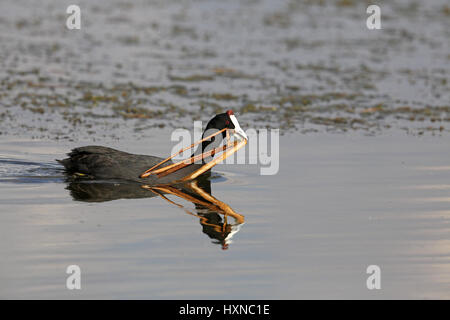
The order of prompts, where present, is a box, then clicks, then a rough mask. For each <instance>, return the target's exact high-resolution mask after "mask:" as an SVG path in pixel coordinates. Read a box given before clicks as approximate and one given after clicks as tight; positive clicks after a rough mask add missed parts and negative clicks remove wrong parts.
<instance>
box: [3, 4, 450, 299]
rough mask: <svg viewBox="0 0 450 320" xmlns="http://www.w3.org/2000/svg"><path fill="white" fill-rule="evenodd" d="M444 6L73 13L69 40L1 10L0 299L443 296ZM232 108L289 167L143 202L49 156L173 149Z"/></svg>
mask: <svg viewBox="0 0 450 320" xmlns="http://www.w3.org/2000/svg"><path fill="white" fill-rule="evenodd" d="M447 2H448V1H445V0H433V1H421V2H419V1H417V2H416V1H413V0H411V1H409V0H402V1H395V2H393V1H379V3H377V4H378V5H379V6H380V7H381V14H382V16H381V19H382V29H381V30H368V29H367V28H366V26H365V22H366V19H367V17H368V15H367V13H366V6H367V3H365V2H361V1H354V0H330V1H322V0H321V1H309V0H283V1H281V0H276V1H275V0H248V1H214V0H204V1H203V0H195V1H192V0H184V1H166V0H151V1H147V0H146V1H128V0H117V1H116V0H108V1H106V0H98V1H95V2H93V1H82V0H80V1H78V5H79V6H80V8H81V16H82V22H81V23H82V24H81V30H68V29H67V28H66V27H65V22H66V19H67V14H66V9H67V6H68V5H71V4H73V3H72V2H71V1H55V0H42V1H39V4H33V5H30V3H29V1H23V0H14V1H12V0H11V1H6V0H5V1H1V4H0V298H49V299H55V298H66V299H80V298H151V299H168V298H182V299H190V298H192V299H213V298H217V299H219V298H224V299H240V298H248V299H251V298H255V299H258V298H261V299H263V298H267V299H272V298H273V299H277V298H287V299H297V298H364V299H378V298H406V299H428V298H440V299H448V298H449V296H450V294H449V292H450V266H449V263H450V259H449V255H450V242H449V234H450V233H449V232H448V231H449V230H448V229H449V218H450V209H449V202H450V201H449V199H450V198H449V191H450V184H449V182H448V181H449V175H450V164H449V162H448V161H449V159H450V157H449V155H450V148H449V140H448V135H449V122H450V106H449V98H450V77H449V75H450V64H449V61H450V56H449V52H450V50H449V44H450V41H449V39H450V33H449V30H450V25H449V23H450V19H449V14H450V7H449V5H448V3H447ZM227 109H233V110H234V112H235V113H236V115H237V118H238V119H239V122H240V124H241V127H242V128H243V129H244V130H247V129H257V130H258V129H265V128H276V129H280V132H281V134H282V135H281V136H280V166H279V172H278V173H277V174H276V175H270V176H264V175H261V174H260V173H261V166H260V165H218V166H217V167H215V168H214V170H213V174H212V176H211V177H210V179H209V180H204V181H202V182H199V184H198V185H196V186H195V185H194V186H179V189H176V190H174V189H145V188H142V187H141V186H140V185H136V184H135V185H129V184H123V183H120V182H118V181H114V182H111V181H109V182H108V181H96V182H95V183H84V184H79V183H75V182H74V181H73V180H72V179H70V178H69V177H66V176H65V175H64V172H63V171H62V168H61V167H60V165H59V164H58V163H57V162H56V161H55V159H61V158H63V157H64V155H65V153H67V152H68V151H69V150H70V149H71V148H74V147H77V146H82V145H92V144H96V145H104V146H110V147H113V148H116V149H120V150H124V151H128V152H133V153H140V154H150V155H157V156H166V155H169V154H170V153H171V151H172V147H173V144H174V143H173V142H171V141H170V136H171V134H172V132H173V130H174V129H176V128H186V129H188V130H190V131H191V132H192V131H193V122H194V121H202V124H203V127H204V126H205V125H206V122H207V121H208V120H209V119H211V117H212V116H213V115H214V114H217V113H219V112H224V111H225V110H227ZM196 133H197V134H199V132H198V130H197V132H196ZM248 147H249V146H247V148H248ZM196 187H200V189H201V190H199V189H196ZM209 189H211V190H210V193H211V194H209ZM170 192H172V193H176V194H175V195H174V194H170ZM168 193H169V194H168ZM211 196H212V197H213V198H211ZM225 212H226V213H227V217H226V220H225V215H224V213H225ZM242 216H243V218H242ZM234 218H236V219H234ZM242 219H243V221H242ZM74 264H75V265H79V266H80V268H81V271H82V289H81V290H72V291H70V290H67V289H66V278H67V277H68V275H67V274H66V268H67V266H69V265H74ZM369 265H378V266H379V267H380V269H381V290H368V289H367V287H366V280H367V277H368V276H369V275H368V274H366V269H367V267H368V266H369Z"/></svg>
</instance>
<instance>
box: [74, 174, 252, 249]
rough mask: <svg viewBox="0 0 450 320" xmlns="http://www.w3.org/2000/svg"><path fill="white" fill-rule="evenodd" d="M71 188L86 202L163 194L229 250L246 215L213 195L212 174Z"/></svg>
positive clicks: (81, 184) (82, 184)
mask: <svg viewBox="0 0 450 320" xmlns="http://www.w3.org/2000/svg"><path fill="white" fill-rule="evenodd" d="M67 189H68V190H70V194H71V196H72V198H73V199H74V200H76V201H85V202H104V201H111V200H117V199H138V198H153V197H160V198H162V199H164V200H166V201H167V202H168V203H170V204H172V205H175V206H177V207H179V208H181V209H183V210H184V212H185V213H187V214H189V215H192V216H195V217H197V218H198V219H199V222H200V224H201V226H202V231H203V233H205V234H206V235H208V237H209V238H211V239H213V243H216V244H219V245H220V246H221V248H222V249H224V250H225V249H228V246H229V244H230V243H231V242H232V241H231V238H232V237H233V236H234V235H235V234H236V233H237V232H238V231H239V230H240V227H241V226H242V224H243V223H244V217H243V216H242V215H241V214H238V213H236V212H235V211H234V210H233V209H232V208H231V207H230V206H229V205H227V204H226V203H224V202H222V201H219V200H217V199H216V198H214V197H213V196H212V195H211V181H210V176H209V175H202V176H201V177H199V178H198V179H196V180H193V181H190V182H185V183H182V184H175V185H156V186H150V185H142V184H139V183H129V182H123V181H122V182H121V181H117V182H115V183H112V182H111V181H95V180H88V181H86V180H81V181H80V180H69V181H68V186H67ZM173 196H176V197H177V198H174V197H173ZM180 199H184V200H187V201H189V202H192V203H193V204H194V207H195V211H194V212H193V211H192V210H190V209H188V208H186V207H185V206H183V205H182V204H180V203H179V202H180V201H179V200H180ZM230 218H232V219H231V220H234V221H233V222H232V223H231V222H230V221H229V220H230Z"/></svg>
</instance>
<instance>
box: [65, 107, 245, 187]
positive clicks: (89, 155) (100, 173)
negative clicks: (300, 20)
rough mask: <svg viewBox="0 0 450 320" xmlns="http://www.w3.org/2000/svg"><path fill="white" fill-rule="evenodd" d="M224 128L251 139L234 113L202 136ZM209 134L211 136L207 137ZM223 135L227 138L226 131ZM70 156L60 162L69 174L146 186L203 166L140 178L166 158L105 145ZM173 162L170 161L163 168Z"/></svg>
mask: <svg viewBox="0 0 450 320" xmlns="http://www.w3.org/2000/svg"><path fill="white" fill-rule="evenodd" d="M224 128H228V129H234V131H235V133H236V134H237V135H239V136H241V137H242V138H244V139H247V135H246V134H245V132H244V131H243V130H242V129H241V127H240V126H239V122H238V121H237V119H236V117H235V115H234V114H233V111H231V110H228V111H227V112H225V113H221V114H218V115H216V116H215V117H214V118H212V119H211V120H210V121H209V122H208V124H207V126H206V129H205V131H204V132H203V136H202V137H203V138H204V137H208V136H209V135H210V133H211V130H222V129H224ZM207 132H209V133H208V134H206V133H207ZM222 135H223V138H225V132H223V133H222ZM213 142H215V137H212V138H210V139H207V140H205V141H203V142H202V145H201V148H200V147H199V148H197V150H196V152H195V153H194V155H197V154H201V153H202V152H203V151H204V150H205V149H206V147H207V146H208V145H209V144H211V143H213ZM217 142H218V140H217ZM68 156H69V157H68V158H66V159H63V160H57V161H58V162H59V163H61V164H62V165H64V167H65V169H66V172H67V173H69V174H74V175H76V176H79V177H84V178H86V177H88V178H96V179H120V180H131V181H137V182H142V183H146V184H165V183H170V182H173V181H176V180H180V179H182V178H184V177H186V176H188V175H189V174H191V173H192V172H194V171H196V170H198V169H199V168H200V167H201V166H202V164H196V163H193V164H190V165H188V166H186V167H184V168H182V169H180V170H178V171H175V172H173V173H170V174H168V175H165V176H163V177H160V178H158V176H156V175H150V176H149V177H147V178H140V175H141V174H142V173H143V172H144V171H146V170H148V169H149V168H151V167H153V166H155V165H156V164H158V163H160V162H161V161H162V160H164V159H163V158H160V157H155V156H147V155H137V154H131V153H127V152H123V151H119V150H115V149H112V148H107V147H101V146H86V147H80V148H75V149H73V150H72V151H71V152H70V153H69V154H68ZM172 163H173V162H172V161H167V162H165V163H164V164H162V165H161V167H165V166H167V165H170V164H172Z"/></svg>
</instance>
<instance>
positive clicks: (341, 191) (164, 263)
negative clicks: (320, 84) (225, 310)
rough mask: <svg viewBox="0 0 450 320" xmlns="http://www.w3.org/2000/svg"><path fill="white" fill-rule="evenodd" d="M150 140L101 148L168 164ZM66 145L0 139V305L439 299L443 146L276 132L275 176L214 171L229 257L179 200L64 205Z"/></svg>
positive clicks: (445, 250)
mask: <svg viewBox="0 0 450 320" xmlns="http://www.w3.org/2000/svg"><path fill="white" fill-rule="evenodd" d="M157 138H158V136H157V135H155V136H154V138H150V139H148V140H146V141H141V142H140V143H137V142H133V141H120V142H118V143H115V144H114V143H112V144H109V145H110V146H113V147H117V148H120V149H122V150H127V151H130V152H144V153H151V154H155V155H164V154H168V153H169V152H170V142H169V141H167V143H166V144H165V143H157V142H156V141H157ZM159 138H160V139H163V142H164V139H167V138H163V136H160V137H159ZM167 140H168V139H167ZM80 144H83V143H78V145H80ZM144 144H145V145H149V146H152V147H151V148H150V147H144V148H143V149H144V150H141V149H142V146H143V145H144ZM74 145H75V144H70V143H67V142H60V143H54V142H46V141H28V140H14V139H11V140H7V139H3V140H2V141H1V142H0V150H1V153H0V164H1V165H0V168H1V169H0V170H1V171H0V212H1V215H0V237H1V238H0V239H1V241H0V256H1V257H2V259H1V263H0V267H1V271H0V283H1V286H0V297H1V298H69V299H78V298H151V299H164V298H194V299H209V298H267V299H272V298H275V299H277V298H288V299H290V298H294V299H295V298H368V299H372V298H449V297H450V236H449V227H450V224H449V221H450V210H449V203H450V197H449V191H450V184H449V177H450V164H449V156H450V148H449V142H448V139H444V138H437V137H433V138H431V137H430V138H427V137H421V138H420V137H411V136H402V135H396V136H389V135H381V136H378V137H367V136H362V135H359V134H353V135H330V134H325V135H313V136H308V135H306V136H305V135H287V136H282V137H281V139H280V157H281V159H280V171H279V173H278V174H277V175H273V176H261V175H260V174H259V170H260V167H259V166H258V165H219V166H217V167H216V169H215V173H214V174H213V176H212V178H211V189H212V195H213V196H214V197H215V198H216V199H218V200H220V201H222V202H224V203H226V204H228V205H229V206H230V207H231V208H233V209H234V211H235V212H237V213H239V214H242V215H243V216H245V223H244V224H241V225H240V226H239V228H235V229H237V230H235V229H233V230H234V231H237V232H234V234H232V235H231V237H232V242H231V243H229V245H228V249H227V250H222V245H221V244H220V240H218V239H217V235H218V234H220V232H216V233H214V231H211V228H209V229H208V227H205V225H202V224H201V223H200V221H201V220H200V219H199V217H196V216H194V215H192V214H187V213H188V212H190V213H194V214H202V213H205V210H203V211H202V209H199V208H198V206H197V207H196V206H195V205H194V204H192V203H191V202H189V201H186V200H184V199H182V198H180V197H177V196H174V195H167V198H168V199H169V200H172V201H174V202H176V203H178V204H182V205H183V208H180V207H178V206H176V205H174V204H172V203H169V202H168V201H167V200H165V199H163V198H162V197H160V196H154V197H148V198H139V199H118V200H113V201H105V202H86V201H79V200H77V199H74V197H73V196H72V195H73V194H74V193H73V192H72V194H71V192H70V190H67V187H68V183H66V182H65V179H64V176H63V175H62V172H61V171H60V167H59V166H58V165H57V164H56V163H55V162H54V161H53V159H55V158H61V157H62V156H63V155H64V153H65V152H67V151H68V150H69V149H70V148H71V147H73V146H74ZM145 149H148V151H147V150H145ZM150 149H151V150H152V151H151V152H150ZM149 193H151V192H150V191H149ZM97 200H98V199H97ZM218 216H221V218H220V219H222V218H223V215H220V214H219V215H218ZM216 218H217V217H216ZM213 220H214V217H212V218H211V219H210V220H208V222H210V223H212V224H214V221H213ZM228 220H229V221H228V222H229V223H231V224H233V223H234V221H233V219H230V218H228ZM219 222H220V221H216V223H217V224H218V225H220V223H219ZM222 222H223V221H222ZM222 226H223V224H222ZM211 234H212V235H213V236H212V237H210V235H211ZM214 236H216V238H214ZM227 242H228V240H227ZM71 264H76V265H79V266H80V267H81V271H82V289H81V290H78V291H77V290H73V291H69V290H67V289H66V287H65V281H66V277H67V275H66V273H65V270H66V267H67V266H68V265H71ZM372 264H376V265H378V266H380V268H381V272H382V280H381V285H382V289H381V290H378V291H377V290H372V291H370V290H368V289H367V288H366V278H367V276H368V275H367V274H366V273H365V272H366V268H367V266H368V265H372Z"/></svg>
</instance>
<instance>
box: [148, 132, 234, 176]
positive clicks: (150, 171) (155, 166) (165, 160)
mask: <svg viewBox="0 0 450 320" xmlns="http://www.w3.org/2000/svg"><path fill="white" fill-rule="evenodd" d="M225 130H227V128H224V129H222V130H220V131H217V132H215V133H213V134H211V135H209V136H208V137H206V138H203V139H201V140H200V141H197V142H195V143H193V144H191V145H190V146H189V147H186V148H184V149H181V150H180V151H178V152H176V153H174V154H173V155H171V156H170V157H168V158H166V159H164V160H163V161H161V162H159V163H158V164H156V165H154V166H153V167H151V168H150V169H148V170H147V171H145V172H144V173H142V174H141V175H140V177H141V178H146V177H148V176H149V175H151V174H152V173H155V172H156V170H155V171H153V169H155V168H157V167H159V166H160V165H162V164H163V163H166V162H167V161H169V160H170V159H172V158H173V157H175V156H176V155H178V154H180V153H182V152H184V151H186V150H189V149H192V148H193V147H195V146H196V145H197V144H199V143H200V142H203V141H205V140H208V139H210V138H212V137H215V136H216V135H218V134H219V133H222V132H223V131H225ZM164 168H167V167H164ZM164 168H162V169H164Z"/></svg>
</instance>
